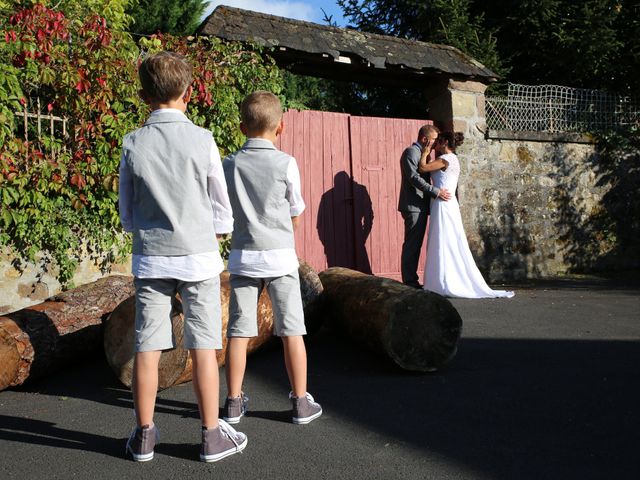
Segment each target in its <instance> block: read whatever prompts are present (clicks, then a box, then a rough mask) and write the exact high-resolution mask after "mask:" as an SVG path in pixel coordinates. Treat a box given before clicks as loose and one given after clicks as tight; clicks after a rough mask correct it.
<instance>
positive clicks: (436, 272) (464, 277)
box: [424, 153, 514, 298]
mask: <svg viewBox="0 0 640 480" xmlns="http://www.w3.org/2000/svg"><path fill="white" fill-rule="evenodd" d="M441 158H443V159H444V160H446V161H447V162H449V166H448V167H447V169H446V170H437V171H435V172H431V178H432V180H433V184H434V185H435V186H436V187H438V188H446V189H447V190H448V191H449V192H451V195H452V196H451V199H450V200H448V201H444V200H440V199H438V198H434V199H432V200H431V213H430V220H429V235H428V237H427V260H426V266H425V271H424V289H425V290H429V291H431V292H435V293H439V294H440V295H444V296H445V297H459V298H493V297H513V295H514V293H513V292H509V291H506V290H492V289H491V288H489V286H488V285H487V283H486V282H485V281H484V278H482V274H481V273H480V270H478V267H477V266H476V262H475V261H474V260H473V256H472V255H471V250H469V243H468V242H467V237H466V235H465V233H464V226H463V225H462V217H461V216H460V206H459V205H458V199H457V198H456V197H455V195H454V192H455V191H456V187H457V185H458V177H459V176H460V162H459V161H458V157H457V156H456V155H455V154H454V153H446V154H444V155H441Z"/></svg>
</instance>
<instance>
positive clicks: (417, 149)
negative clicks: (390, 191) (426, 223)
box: [398, 142, 440, 212]
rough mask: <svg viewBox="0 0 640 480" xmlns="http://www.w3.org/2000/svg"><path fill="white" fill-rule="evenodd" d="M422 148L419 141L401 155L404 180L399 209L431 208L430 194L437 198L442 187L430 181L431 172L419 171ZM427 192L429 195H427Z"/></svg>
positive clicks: (407, 210) (412, 210)
mask: <svg viewBox="0 0 640 480" xmlns="http://www.w3.org/2000/svg"><path fill="white" fill-rule="evenodd" d="M421 153H422V148H421V146H420V144H419V143H417V142H416V143H414V144H413V145H411V146H410V147H408V148H405V150H404V152H402V157H400V171H401V172H402V181H401V184H400V197H399V199H398V211H400V212H420V211H422V210H425V209H426V210H427V211H428V210H429V196H431V197H433V198H435V197H437V196H438V193H439V192H440V189H438V188H436V187H434V186H433V185H431V184H430V183H429V179H430V175H429V173H423V174H421V173H419V172H418V162H419V161H420V155H421ZM425 194H427V195H425Z"/></svg>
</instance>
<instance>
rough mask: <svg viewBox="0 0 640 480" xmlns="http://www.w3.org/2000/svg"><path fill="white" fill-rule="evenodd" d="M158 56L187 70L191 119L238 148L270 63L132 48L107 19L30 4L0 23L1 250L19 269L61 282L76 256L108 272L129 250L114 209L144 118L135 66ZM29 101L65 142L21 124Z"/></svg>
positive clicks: (271, 77)
mask: <svg viewBox="0 0 640 480" xmlns="http://www.w3.org/2000/svg"><path fill="white" fill-rule="evenodd" d="M67 3H69V2H67ZM162 49H171V50H175V51H178V52H181V53H184V54H185V55H187V56H188V57H189V58H190V59H191V60H192V61H193V62H194V64H195V67H196V68H195V75H194V76H195V78H194V89H195V92H196V95H195V98H194V100H193V103H192V105H191V106H190V108H189V111H188V114H189V115H190V117H191V118H192V120H193V121H194V122H195V123H196V124H198V125H200V126H202V127H205V128H208V129H210V130H211V131H212V132H213V133H214V137H215V138H216V141H217V142H218V144H219V146H220V149H221V152H222V153H223V154H225V153H227V152H229V151H231V150H233V149H235V148H237V147H238V146H239V145H240V144H241V143H242V137H241V134H240V132H239V130H238V124H239V117H238V104H239V102H240V101H241V100H242V98H243V97H244V96H245V95H246V94H247V93H249V92H251V91H253V90H255V89H259V88H263V89H269V90H271V91H274V92H275V93H279V92H280V90H281V77H280V74H279V71H278V70H277V68H276V67H275V65H274V64H273V62H271V61H270V60H267V59H265V58H264V57H263V56H262V55H261V53H260V52H259V51H257V50H254V49H251V48H246V47H243V46H241V45H240V44H235V43H224V42H221V41H219V40H213V39H212V40H208V39H206V38H195V39H193V38H188V39H186V38H176V37H171V36H158V37H152V38H149V39H143V40H141V41H140V43H139V44H137V43H136V42H135V41H134V40H133V39H132V38H131V36H130V35H129V34H127V33H125V32H122V31H119V30H116V29H112V28H110V25H109V23H108V21H107V20H106V19H105V18H103V17H100V16H98V15H92V16H88V17H83V18H69V17H67V16H66V15H65V12H63V11H61V10H57V9H56V8H54V7H50V6H47V5H46V4H37V3H36V4H34V5H32V6H30V7H29V8H15V9H14V10H13V11H12V12H11V13H10V15H9V16H7V18H5V19H3V20H0V64H1V67H2V68H1V71H0V188H1V192H2V194H1V195H0V205H1V212H0V245H2V246H6V247H9V248H10V249H11V250H12V251H13V252H14V254H15V255H16V257H17V258H18V260H20V261H31V262H35V261H39V262H40V263H41V264H42V268H43V270H45V271H47V270H48V271H51V272H52V273H55V274H56V275H57V276H58V278H59V280H60V281H61V282H62V283H63V284H68V282H70V280H71V279H72V277H73V273H74V270H75V268H76V266H77V264H78V261H79V260H80V259H81V258H82V257H84V256H86V255H89V256H90V257H93V258H94V259H95V260H96V261H99V262H100V266H101V267H102V268H104V269H108V267H109V265H110V263H112V262H114V261H116V260H119V259H121V258H122V257H123V255H125V254H126V253H127V252H128V251H129V248H130V240H129V238H128V236H127V235H125V234H124V233H123V232H122V230H121V228H120V223H119V217H118V210H117V197H118V193H117V191H118V164H119V160H120V149H121V141H122V137H123V136H124V135H125V134H126V133H127V132H129V131H131V130H133V129H135V128H137V127H139V126H140V125H141V124H142V123H143V122H144V119H145V117H146V115H147V114H148V109H147V107H146V106H145V105H144V104H143V103H142V102H141V100H140V98H139V96H138V93H137V92H138V89H139V86H138V82H137V74H136V69H137V65H138V64H139V61H140V60H141V58H142V56H143V55H145V54H148V53H150V52H153V51H156V50H162ZM36 99H39V105H40V108H41V109H42V112H41V113H43V114H49V113H51V114H55V115H56V116H57V117H59V118H65V119H67V128H66V135H63V134H61V133H60V132H54V134H49V133H47V132H46V131H45V132H40V135H39V134H38V132H37V131H36V129H37V125H36V123H34V122H31V123H27V124H26V127H25V126H24V125H25V123H24V122H22V120H21V119H22V116H21V115H22V112H24V110H27V111H29V112H34V111H35V109H36V108H37V103H36Z"/></svg>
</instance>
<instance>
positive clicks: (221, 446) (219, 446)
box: [200, 420, 247, 462]
mask: <svg viewBox="0 0 640 480" xmlns="http://www.w3.org/2000/svg"><path fill="white" fill-rule="evenodd" d="M218 423H219V424H220V425H219V426H218V428H212V429H207V428H205V427H202V446H201V448H200V460H202V461H203V462H217V461H218V460H222V459H223V458H225V457H228V456H229V455H233V454H234V453H238V452H241V451H242V450H244V449H245V447H246V446H247V436H246V435H245V434H244V433H241V432H236V431H235V430H234V429H233V427H232V426H231V425H229V424H228V423H227V422H225V421H224V420H218Z"/></svg>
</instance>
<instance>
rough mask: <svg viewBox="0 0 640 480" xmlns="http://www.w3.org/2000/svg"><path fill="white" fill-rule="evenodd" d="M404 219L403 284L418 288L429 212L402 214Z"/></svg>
mask: <svg viewBox="0 0 640 480" xmlns="http://www.w3.org/2000/svg"><path fill="white" fill-rule="evenodd" d="M401 213H402V218H404V243H403V244H402V256H401V257H400V268H401V272H402V283H404V284H406V285H411V286H417V285H418V284H419V283H420V282H419V281H418V261H419V260H420V251H421V250H422V243H423V242H424V234H425V232H426V230H427V220H428V219H429V211H428V210H427V209H426V208H425V209H424V210H423V211H421V212H401Z"/></svg>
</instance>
